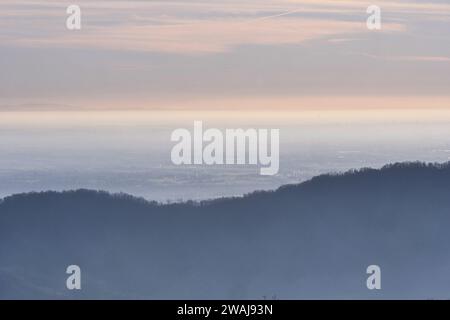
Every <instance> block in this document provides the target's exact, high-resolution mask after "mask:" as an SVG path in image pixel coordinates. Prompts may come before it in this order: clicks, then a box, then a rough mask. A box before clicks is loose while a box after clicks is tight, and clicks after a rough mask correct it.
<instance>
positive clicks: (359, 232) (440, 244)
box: [0, 163, 450, 299]
mask: <svg viewBox="0 0 450 320" xmlns="http://www.w3.org/2000/svg"><path fill="white" fill-rule="evenodd" d="M72 264H76V265H79V266H80V267H81V270H82V290H81V291H69V290H67V289H66V286H65V283H66V277H67V276H68V275H66V273H65V271H66V267H67V266H68V265H72ZM371 264H376V265H379V266H380V267H381V269H382V289H381V290H378V291H377V290H374V291H370V290H368V289H367V288H366V278H367V274H366V268H367V266H368V265H371ZM274 295H276V296H277V297H278V298H280V299H294V298H450V165H449V164H444V165H425V164H420V163H410V164H396V165H390V166H386V167H384V168H383V169H381V170H373V169H365V170H361V171H354V172H348V173H346V174H343V175H324V176H319V177H316V178H314V179H312V180H310V181H307V182H304V183H301V184H299V185H291V186H285V187H282V188H280V189H278V190H276V191H274V192H257V193H253V194H250V195H247V196H245V197H243V198H232V199H221V200H215V201H208V202H202V203H183V204H169V205H161V204H157V203H151V202H147V201H144V200H142V199H137V198H133V197H131V196H127V195H110V194H108V193H105V192H96V191H88V190H78V191H69V192H62V193H56V192H45V193H30V194H20V195H14V196H11V197H8V198H5V199H3V201H2V202H1V203H0V298H42V299H47V298H58V299H59V298H61V299H65V298H148V299H164V298H170V299H174V298H180V299H183V298H206V299H216V298H224V299H240V298H249V299H261V298H263V297H264V296H267V297H269V298H270V297H272V296H274Z"/></svg>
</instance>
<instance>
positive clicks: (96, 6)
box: [0, 0, 450, 110]
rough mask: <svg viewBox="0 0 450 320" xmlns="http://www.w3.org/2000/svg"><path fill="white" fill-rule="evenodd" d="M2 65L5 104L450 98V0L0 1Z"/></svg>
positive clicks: (411, 102) (416, 102) (352, 103)
mask: <svg viewBox="0 0 450 320" xmlns="http://www.w3.org/2000/svg"><path fill="white" fill-rule="evenodd" d="M70 4H78V5H79V6H80V7H81V10H82V29H81V30H79V31H69V30H67V29H66V18H67V14H66V8H67V6H68V5H70ZM373 4H375V5H378V6H380V7H381V10H382V30H380V31H370V30H368V29H367V28H366V19H367V16H368V14H367V13H366V9H367V7H368V6H370V5H373ZM0 71H1V72H0V110H20V109H37V110H39V109H50V110H65V109H99V108H100V109H104V108H114V109H135V108H148V109H166V108H167V109H169V108H174V109H176V108H184V109H191V108H193V109H195V108H200V109H202V108H212V109H214V108H218V109H227V108H233V109H243V108H249V109H252V108H269V109H276V108H289V109H302V108H314V107H317V108H319V107H342V108H353V107H355V108H358V107H360V108H362V107H374V108H378V107H379V108H389V107H391V106H392V107H422V108H427V107H439V108H442V107H443V108H450V1H448V0H447V1H443V0H441V1H437V0H435V1H412V0H408V1H400V0H385V1H359V0H355V1H326V0H314V1H313V0H266V1H264V0H240V1H234V0H204V1H199V0H190V1H188V0H177V1H170V0H165V1H144V0H142V1H121V0H109V1H95V0H94V1H92V0H90V1H87V0H71V1H61V0H60V1H53V0H45V1H39V0H36V1H34V0H28V1H24V0H19V1H17V0H2V1H1V2H0Z"/></svg>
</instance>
